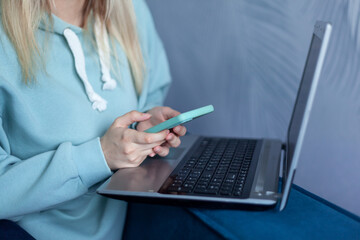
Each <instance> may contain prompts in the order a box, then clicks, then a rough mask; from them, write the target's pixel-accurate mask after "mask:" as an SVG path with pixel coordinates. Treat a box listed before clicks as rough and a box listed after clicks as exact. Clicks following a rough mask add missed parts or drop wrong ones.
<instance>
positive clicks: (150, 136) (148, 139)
mask: <svg viewBox="0 0 360 240" xmlns="http://www.w3.org/2000/svg"><path fill="white" fill-rule="evenodd" d="M169 133H170V131H169V130H163V131H161V132H158V133H146V132H138V131H136V134H134V135H133V137H134V138H133V140H134V142H136V143H140V144H152V143H157V142H160V141H164V140H165V138H166V136H167V135H168V134H169Z"/></svg>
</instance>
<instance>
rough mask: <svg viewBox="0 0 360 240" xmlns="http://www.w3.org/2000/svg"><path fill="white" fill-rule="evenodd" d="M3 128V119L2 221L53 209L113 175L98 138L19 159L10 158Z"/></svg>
mask: <svg viewBox="0 0 360 240" xmlns="http://www.w3.org/2000/svg"><path fill="white" fill-rule="evenodd" d="M2 126H3V122H2V118H0V219H15V218H16V217H19V216H22V215H25V214H28V213H32V212H39V211H43V210H46V209H50V208H52V207H53V206H55V205H57V204H60V203H63V202H65V201H68V200H71V199H74V198H76V197H79V196H81V195H83V194H84V193H86V192H87V191H88V188H89V187H90V186H92V185H94V184H95V183H97V182H99V181H101V180H103V179H105V178H106V177H109V176H110V175H111V171H110V169H109V168H108V167H107V165H106V162H105V159H104V156H103V153H102V150H101V146H100V142H99V139H98V138H95V139H93V140H90V141H88V142H85V143H83V144H81V145H78V146H74V145H73V144H71V143H70V142H65V143H62V144H60V145H59V147H58V148H57V149H56V150H53V151H48V152H44V153H41V154H38V155H36V156H33V157H30V158H28V159H19V158H18V157H16V156H13V155H11V149H10V144H9V141H8V139H7V137H6V134H5V131H4V128H3V127H2Z"/></svg>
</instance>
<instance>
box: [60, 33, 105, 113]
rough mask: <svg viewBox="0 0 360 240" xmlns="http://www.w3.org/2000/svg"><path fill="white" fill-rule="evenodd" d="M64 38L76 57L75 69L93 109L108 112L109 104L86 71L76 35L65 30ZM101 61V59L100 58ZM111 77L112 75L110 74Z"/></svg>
mask: <svg viewBox="0 0 360 240" xmlns="http://www.w3.org/2000/svg"><path fill="white" fill-rule="evenodd" d="M64 36H65V38H66V41H67V43H68V44H69V47H70V50H71V52H72V53H73V55H74V60H75V69H76V72H77V74H78V75H79V77H80V79H81V80H82V82H83V84H84V87H85V91H86V94H87V96H88V98H89V100H90V101H91V102H92V108H93V109H94V110H98V111H100V112H102V111H104V110H106V107H107V102H106V100H105V99H103V98H102V97H100V96H99V95H98V94H97V93H96V92H95V91H94V89H93V87H92V86H91V84H90V82H89V80H88V78H87V75H86V70H85V57H84V53H83V50H82V47H81V43H80V40H79V38H78V37H77V36H76V34H75V33H74V32H73V31H72V30H71V29H69V28H67V29H65V30H64ZM100 59H101V58H100ZM109 75H110V74H109Z"/></svg>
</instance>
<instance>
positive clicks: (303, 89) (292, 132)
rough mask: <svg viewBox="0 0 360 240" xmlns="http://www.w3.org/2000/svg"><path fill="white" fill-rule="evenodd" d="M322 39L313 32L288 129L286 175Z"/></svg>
mask: <svg viewBox="0 0 360 240" xmlns="http://www.w3.org/2000/svg"><path fill="white" fill-rule="evenodd" d="M321 42H322V40H321V39H320V38H319V37H317V36H316V35H315V34H313V37H312V40H311V45H310V50H309V53H308V57H307V60H306V63H305V68H304V72H303V76H302V80H301V83H300V87H299V88H300V89H299V91H298V95H297V98H296V102H295V106H294V110H293V114H292V117H291V121H290V125H289V129H288V145H287V154H288V155H287V160H288V161H287V163H286V173H285V174H286V176H288V175H289V170H290V166H291V162H292V159H293V155H294V150H295V146H296V143H297V140H298V137H299V133H300V127H301V124H302V121H303V117H304V113H305V108H306V103H307V99H308V97H309V93H310V88H311V84H312V80H313V77H314V73H315V68H316V63H317V61H318V58H319V54H320V47H321Z"/></svg>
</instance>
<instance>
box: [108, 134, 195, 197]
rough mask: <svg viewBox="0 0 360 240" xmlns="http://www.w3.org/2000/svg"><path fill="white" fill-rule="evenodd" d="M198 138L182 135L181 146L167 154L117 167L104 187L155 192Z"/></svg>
mask: <svg viewBox="0 0 360 240" xmlns="http://www.w3.org/2000/svg"><path fill="white" fill-rule="evenodd" d="M198 138H199V137H198V136H191V135H189V136H184V137H182V138H181V140H182V143H181V147H180V148H172V149H171V150H170V153H169V155H168V156H166V157H154V158H147V159H145V161H144V162H143V163H142V164H141V165H140V166H139V167H136V168H123V169H119V170H118V171H117V172H116V173H114V175H113V176H112V177H111V179H110V181H109V182H108V184H107V186H106V189H107V190H115V191H133V192H157V191H158V190H159V189H160V187H161V186H162V184H163V183H164V182H165V180H166V179H167V178H168V177H169V175H170V174H171V172H172V171H173V170H174V169H175V168H176V167H177V165H178V164H179V163H180V162H181V160H182V159H183V157H184V156H185V155H186V153H187V152H188V151H189V150H190V149H191V146H192V145H193V144H194V143H195V142H196V140H197V139H198Z"/></svg>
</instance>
